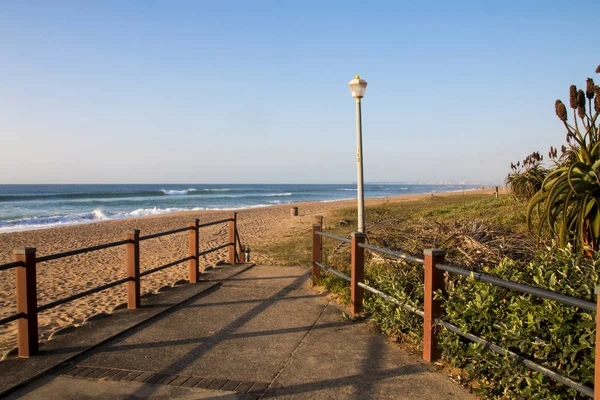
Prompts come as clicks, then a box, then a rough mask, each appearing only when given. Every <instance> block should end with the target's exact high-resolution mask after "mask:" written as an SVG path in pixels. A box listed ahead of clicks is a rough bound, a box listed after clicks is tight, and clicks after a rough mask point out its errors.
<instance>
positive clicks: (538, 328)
mask: <svg viewBox="0 0 600 400" xmlns="http://www.w3.org/2000/svg"><path fill="white" fill-rule="evenodd" d="M599 260H600V257H599V256H598V255H596V256H595V257H594V258H587V257H586V258H582V257H581V256H580V255H579V253H576V252H575V253H574V252H573V251H572V249H571V247H570V246H568V247H567V248H565V249H555V250H553V249H547V250H546V251H544V252H539V253H538V254H537V257H536V258H535V259H534V260H533V261H532V262H530V263H526V264H523V263H519V262H517V261H514V260H508V259H505V260H504V261H503V262H502V263H500V264H499V265H498V266H497V267H492V268H486V270H484V271H482V272H485V273H489V274H491V275H494V276H497V277H500V278H503V279H507V280H511V281H513V282H518V283H523V284H528V285H531V286H536V287H541V288H545V289H549V290H552V291H555V292H558V293H562V294H566V295H569V296H574V297H578V298H582V299H586V300H589V301H595V296H594V294H593V291H594V287H595V285H596V283H597V282H598V261H599ZM444 304H445V316H444V318H443V319H444V320H446V321H448V322H450V323H452V324H454V325H456V326H458V327H459V328H460V329H461V330H462V331H463V332H468V333H472V334H474V335H476V336H480V337H482V338H484V339H486V340H489V341H491V342H493V343H495V344H498V345H500V346H502V347H504V348H507V349H509V350H511V351H513V352H515V353H517V354H519V355H522V356H523V357H525V358H528V359H530V360H533V361H535V362H537V363H538V364H541V365H543V366H545V367H547V368H550V369H552V370H555V371H558V372H559V373H561V374H563V375H565V376H568V377H569V378H571V379H573V380H575V381H577V382H579V383H582V384H586V385H588V386H593V382H594V345H595V332H596V329H595V314H593V313H590V312H587V311H583V310H581V309H578V308H574V307H570V306H566V305H562V304H560V303H557V302H555V301H552V300H546V299H541V298H539V297H536V296H531V295H525V294H519V293H517V292H514V291H510V290H508V289H503V288H499V287H495V286H492V285H491V284H488V283H484V282H477V281H474V280H473V279H470V278H460V277H453V278H452V279H451V282H450V285H449V289H448V291H447V293H446V301H444ZM441 343H442V346H443V349H444V359H445V361H447V362H449V363H450V364H451V365H453V366H456V367H460V368H463V369H465V370H466V371H467V372H468V373H469V376H470V377H471V378H472V379H475V380H477V382H478V387H479V389H478V390H480V391H481V392H483V393H485V394H486V395H488V396H490V397H495V396H497V397H503V396H504V397H509V398H513V397H518V398H520V397H525V396H526V395H535V398H560V399H563V398H564V399H567V398H585V397H584V396H583V395H579V394H578V393H577V392H576V391H575V390H573V389H568V388H567V387H566V386H564V385H562V384H559V383H556V382H554V381H552V380H550V379H549V378H546V377H544V376H542V375H541V374H539V373H537V372H531V371H529V370H527V369H526V368H525V367H524V366H521V365H516V364H515V363H514V361H511V360H509V359H507V358H506V357H503V356H499V355H496V354H495V353H492V352H490V351H488V350H485V349H483V348H482V346H480V345H475V344H472V343H469V342H468V341H466V340H463V339H462V338H459V337H457V335H455V334H454V333H452V332H447V331H444V333H443V335H442V340H441Z"/></svg>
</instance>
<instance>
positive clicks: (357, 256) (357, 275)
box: [350, 232, 365, 317]
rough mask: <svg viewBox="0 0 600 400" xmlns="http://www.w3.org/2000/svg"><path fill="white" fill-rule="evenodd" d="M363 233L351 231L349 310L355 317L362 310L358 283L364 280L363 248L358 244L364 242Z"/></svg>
mask: <svg viewBox="0 0 600 400" xmlns="http://www.w3.org/2000/svg"><path fill="white" fill-rule="evenodd" d="M364 241H365V234H364V233H362V232H353V233H352V246H351V247H352V249H351V264H350V312H351V313H352V316H354V317H356V316H358V315H360V314H362V312H363V297H364V291H363V288H361V287H360V286H359V285H358V284H359V283H362V282H363V281H364V280H365V249H363V248H362V247H360V246H359V244H360V243H364Z"/></svg>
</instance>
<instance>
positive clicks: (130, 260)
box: [125, 229, 141, 310]
mask: <svg viewBox="0 0 600 400" xmlns="http://www.w3.org/2000/svg"><path fill="white" fill-rule="evenodd" d="M125 239H126V240H127V241H128V243H127V244H126V245H125V250H126V254H125V260H126V261H125V263H126V264H125V265H126V270H127V277H128V278H129V279H130V280H129V281H128V282H127V308H128V309H130V310H133V309H136V308H140V306H141V284H140V230H139V229H133V230H132V231H130V232H128V233H127V234H126V235H125Z"/></svg>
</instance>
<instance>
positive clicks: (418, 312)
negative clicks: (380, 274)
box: [358, 282, 424, 318]
mask: <svg viewBox="0 0 600 400" xmlns="http://www.w3.org/2000/svg"><path fill="white" fill-rule="evenodd" d="M358 286H360V287H361V288H363V289H365V290H366V291H368V292H371V293H373V294H375V295H377V296H379V297H381V298H382V299H385V300H387V301H389V302H392V303H394V304H396V305H398V306H400V307H404V308H405V309H407V310H408V311H410V312H411V313H413V314H416V315H418V316H419V317H421V318H423V315H424V314H423V311H421V310H419V309H418V308H415V307H413V306H409V305H408V304H406V302H402V301H400V300H398V299H396V298H394V297H392V296H389V295H387V294H385V293H383V292H382V291H381V290H377V289H375V288H374V287H371V286H369V285H367V284H364V283H362V282H359V283H358Z"/></svg>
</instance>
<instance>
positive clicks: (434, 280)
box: [423, 249, 446, 362]
mask: <svg viewBox="0 0 600 400" xmlns="http://www.w3.org/2000/svg"><path fill="white" fill-rule="evenodd" d="M423 254H424V256H425V257H424V258H425V288H424V292H423V303H424V304H423V306H424V307H423V308H424V314H425V315H424V317H423V359H425V360H426V361H429V362H432V361H435V360H437V359H439V358H440V356H441V350H440V348H439V347H438V342H437V333H438V331H439V325H436V324H435V321H436V320H437V319H438V318H440V317H441V316H442V301H441V300H434V299H433V297H434V293H435V292H436V291H437V290H440V289H441V290H443V289H444V272H443V271H440V270H439V269H437V268H436V267H435V265H436V264H441V263H443V262H444V257H445V256H446V251H445V250H440V249H426V250H424V251H423Z"/></svg>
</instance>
